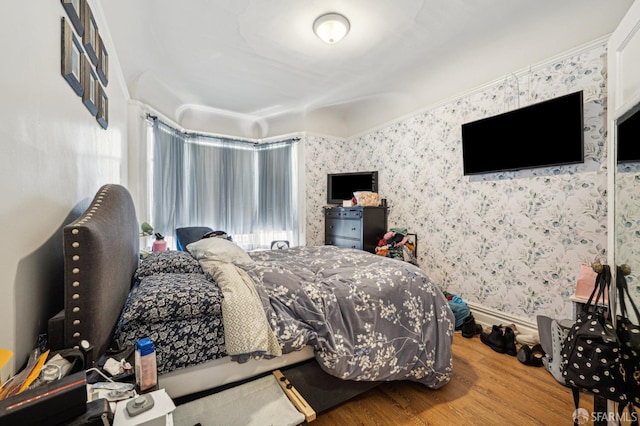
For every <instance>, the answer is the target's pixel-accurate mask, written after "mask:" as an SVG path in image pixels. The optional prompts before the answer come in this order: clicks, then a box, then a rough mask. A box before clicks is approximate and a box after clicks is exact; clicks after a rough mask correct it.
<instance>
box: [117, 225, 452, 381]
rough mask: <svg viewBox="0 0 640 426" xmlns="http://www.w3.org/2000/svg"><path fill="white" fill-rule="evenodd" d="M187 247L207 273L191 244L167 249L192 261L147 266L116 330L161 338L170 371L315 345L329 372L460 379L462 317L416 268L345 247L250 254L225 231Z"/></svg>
mask: <svg viewBox="0 0 640 426" xmlns="http://www.w3.org/2000/svg"><path fill="white" fill-rule="evenodd" d="M187 250H188V251H189V253H190V255H191V256H192V258H193V259H195V260H197V264H199V265H200V267H201V268H202V270H199V268H194V265H193V264H192V262H191V260H189V259H187V258H186V257H185V256H187V253H183V252H174V253H171V254H164V255H163V256H164V258H166V259H169V258H171V259H172V261H173V263H174V264H175V263H176V260H175V259H176V258H177V257H180V263H181V267H180V268H173V269H171V268H169V269H167V268H165V267H163V266H162V265H160V266H158V268H157V269H155V272H154V268H149V267H148V265H150V264H152V263H150V262H147V263H146V266H147V268H146V269H147V271H146V272H145V274H143V275H145V276H141V275H140V274H137V278H138V283H137V285H136V288H134V290H133V291H132V292H131V295H130V297H129V299H128V300H127V303H126V304H125V307H124V309H123V313H122V315H121V318H120V321H119V324H118V329H117V331H116V337H117V339H118V340H119V341H120V343H121V344H124V345H126V344H133V343H135V341H136V339H138V338H140V337H141V336H145V335H147V336H151V338H152V340H154V339H155V340H156V341H157V343H156V347H157V348H160V352H159V353H158V364H159V366H158V368H159V371H160V372H168V371H171V370H173V369H176V368H182V367H185V366H189V365H193V364H194V363H198V362H203V361H206V360H207V359H215V358H218V357H222V356H231V358H232V359H234V360H235V361H238V362H245V361H247V360H248V359H249V358H271V357H276V356H279V355H282V354H286V353H289V352H293V351H296V350H300V349H302V348H303V347H304V346H306V345H311V346H313V348H314V353H315V358H316V360H317V362H318V364H319V365H320V366H321V367H322V369H323V370H324V371H326V372H327V373H329V374H331V375H333V376H335V377H338V378H341V379H345V380H359V381H389V380H412V381H416V382H420V383H423V384H424V385H426V386H428V387H430V388H433V389H436V388H439V387H441V386H443V385H444V384H446V383H447V382H448V381H449V379H450V377H451V373H452V352H451V345H452V340H453V333H454V322H455V319H454V316H453V314H452V312H451V310H450V308H449V305H448V303H447V300H446V298H445V296H444V295H443V293H442V292H441V290H440V289H439V288H438V286H437V285H435V284H434V283H433V282H432V281H431V280H430V279H429V277H427V275H426V274H425V273H424V272H423V271H422V270H421V269H419V268H418V267H416V266H415V265H412V264H409V263H406V262H402V261H400V260H396V259H391V258H385V257H381V256H376V255H374V254H371V253H368V252H364V251H362V250H353V249H345V248H338V247H335V246H319V247H311V246H310V247H293V248H290V249H287V250H270V251H258V252H250V253H247V252H244V251H243V250H242V249H240V248H239V247H238V246H237V245H235V244H234V243H233V242H230V241H227V240H224V239H220V238H209V239H203V240H200V241H198V242H195V243H192V244H189V245H188V246H187ZM178 253H180V254H178ZM155 259H156V260H155V262H156V264H157V260H158V257H156V258H155ZM183 263H189V265H190V266H189V269H188V270H185V265H184V264H183ZM174 266H175V265H174ZM144 267H145V261H143V262H142V263H141V268H144ZM196 269H198V270H196ZM149 270H150V271H149ZM156 272H162V274H158V273H156ZM165 272H166V274H165ZM185 272H187V273H185ZM159 275H160V276H159ZM190 275H191V276H192V279H189V276H190ZM163 339H165V340H166V341H163ZM208 343H209V344H208ZM208 346H209V347H210V348H211V350H210V351H209V349H207V347H208ZM163 348H166V349H164V352H163Z"/></svg>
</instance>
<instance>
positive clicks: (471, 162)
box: [462, 91, 584, 175]
mask: <svg viewBox="0 0 640 426" xmlns="http://www.w3.org/2000/svg"><path fill="white" fill-rule="evenodd" d="M583 123H584V119H583V103H582V92H581V91H580V92H575V93H571V94H569V95H564V96H560V97H557V98H554V99H550V100H548V101H543V102H539V103H537V104H533V105H529V106H526V107H523V108H519V109H516V110H513V111H509V112H506V113H504V114H500V115H496V116H493V117H489V118H484V119H482V120H478V121H474V122H470V123H466V124H463V125H462V161H463V169H464V174H465V175H474V174H481V173H493V172H500V171H509V170H522V169H530V168H536V167H548V166H557V165H563V164H575V163H582V162H583V161H584V126H583Z"/></svg>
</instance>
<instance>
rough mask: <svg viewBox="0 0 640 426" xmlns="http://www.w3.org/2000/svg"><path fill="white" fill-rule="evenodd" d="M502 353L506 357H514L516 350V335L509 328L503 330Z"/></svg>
mask: <svg viewBox="0 0 640 426" xmlns="http://www.w3.org/2000/svg"><path fill="white" fill-rule="evenodd" d="M504 351H505V352H506V353H507V355H511V356H516V355H517V353H518V350H517V349H516V335H515V334H514V332H513V329H512V328H511V327H505V328H504Z"/></svg>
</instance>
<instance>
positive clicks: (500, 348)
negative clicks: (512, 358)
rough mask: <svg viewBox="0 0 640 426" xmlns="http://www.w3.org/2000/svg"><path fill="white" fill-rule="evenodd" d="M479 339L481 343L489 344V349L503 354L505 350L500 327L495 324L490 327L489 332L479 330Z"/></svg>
mask: <svg viewBox="0 0 640 426" xmlns="http://www.w3.org/2000/svg"><path fill="white" fill-rule="evenodd" d="M480 340H481V341H482V343H484V344H485V345H487V346H489V347H490V348H491V349H493V350H494V351H496V352H498V353H501V354H503V353H505V352H506V348H505V346H506V345H505V343H506V342H505V339H504V333H503V332H502V329H500V327H499V326H497V325H494V326H493V327H491V333H485V332H484V331H483V332H481V333H480Z"/></svg>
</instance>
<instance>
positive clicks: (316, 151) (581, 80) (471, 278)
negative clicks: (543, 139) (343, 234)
mask: <svg viewBox="0 0 640 426" xmlns="http://www.w3.org/2000/svg"><path fill="white" fill-rule="evenodd" d="M579 90H583V91H584V94H585V98H584V99H585V101H584V144H585V162H584V163H583V164H579V165H570V166H560V167H548V168H539V169H531V170H523V171H517V172H507V173H494V174H486V175H480V176H473V177H469V176H464V175H463V173H462V148H461V130H460V128H461V125H462V124H463V123H466V122H469V121H474V120H477V119H481V118H484V117H488V116H491V115H495V114H499V113H502V112H506V111H507V110H511V109H515V108H517V107H522V106H526V105H529V104H531V103H534V102H539V101H542V100H546V99H551V98H554V97H557V96H561V95H564V94H568V93H571V92H575V91H579ZM538 125H539V126H543V127H544V126H545V123H538ZM548 131H549V132H553V129H548ZM606 161H607V160H606V44H604V43H603V44H597V45H593V46H590V47H586V48H584V49H583V50H581V51H579V52H573V53H571V54H568V55H567V56H566V57H565V58H562V59H556V60H554V61H553V62H552V63H547V64H542V65H538V66H536V67H535V68H533V67H532V69H531V70H528V71H527V72H525V73H521V74H520V75H517V76H516V75H514V74H511V75H509V76H508V77H506V78H505V79H504V80H503V81H499V82H496V83H493V84H487V85H486V86H485V87H482V88H480V89H477V90H475V91H472V92H470V93H468V94H466V95H463V96H460V97H459V98H457V99H454V100H451V101H448V102H446V103H444V104H441V105H439V106H435V107H433V108H431V109H428V110H425V111H421V112H417V113H416V114H415V115H413V116H410V117H406V118H403V119H401V120H400V121H398V122H395V123H392V124H389V125H387V126H385V127H382V128H379V129H376V130H373V131H371V132H370V133H368V134H365V135H361V136H358V137H355V138H352V139H349V140H339V139H336V138H331V137H323V136H317V135H306V136H305V173H306V190H307V199H306V217H307V224H306V231H307V245H321V244H323V243H324V218H323V207H324V206H325V204H326V175H327V173H337V172H352V171H361V170H378V172H379V192H380V196H381V198H386V199H387V202H388V205H389V227H393V226H403V227H406V228H408V229H409V230H410V232H415V233H417V235H418V261H419V265H420V267H421V268H422V269H423V270H424V271H425V272H426V273H427V274H428V275H429V276H430V277H431V278H432V279H433V280H434V281H435V283H437V284H438V285H439V286H440V287H441V288H442V289H443V290H446V291H449V292H451V293H454V294H457V295H459V296H460V297H462V299H463V300H465V301H467V302H473V303H477V304H480V305H482V306H483V307H486V308H490V309H494V310H498V311H501V312H504V313H507V314H510V315H512V316H514V317H517V318H521V319H523V320H527V321H531V322H534V323H535V321H536V315H539V314H542V315H548V316H550V317H552V318H570V317H572V313H573V306H572V303H571V301H570V300H569V298H570V296H572V295H573V293H574V289H575V282H576V277H577V273H578V270H579V266H580V264H581V263H591V262H593V260H594V259H595V258H596V257H598V256H606V244H607V168H606ZM639 201H640V200H639ZM634 225H635V226H638V227H640V224H634Z"/></svg>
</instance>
